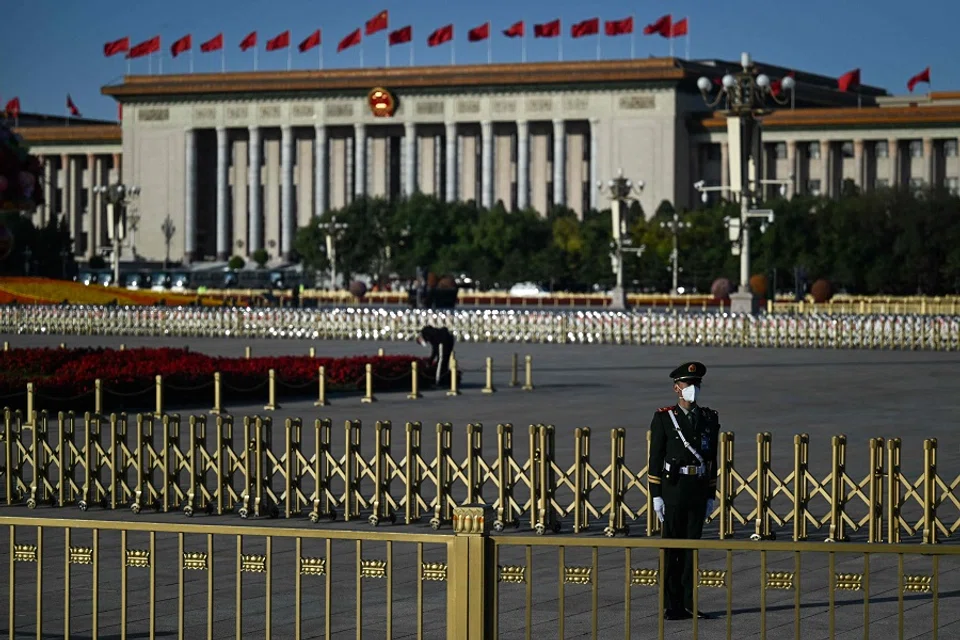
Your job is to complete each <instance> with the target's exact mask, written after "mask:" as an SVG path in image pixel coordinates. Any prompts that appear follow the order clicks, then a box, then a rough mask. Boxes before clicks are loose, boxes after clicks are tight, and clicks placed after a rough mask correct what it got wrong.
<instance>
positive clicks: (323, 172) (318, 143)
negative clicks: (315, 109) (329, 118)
mask: <svg viewBox="0 0 960 640" xmlns="http://www.w3.org/2000/svg"><path fill="white" fill-rule="evenodd" d="M326 212H327V128H326V127H325V126H323V125H322V124H318V125H315V126H314V141H313V215H315V216H317V217H320V216H322V215H323V214H324V213H326Z"/></svg>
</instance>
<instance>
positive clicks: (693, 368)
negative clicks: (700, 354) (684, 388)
mask: <svg viewBox="0 0 960 640" xmlns="http://www.w3.org/2000/svg"><path fill="white" fill-rule="evenodd" d="M696 370H697V365H695V364H692V365H690V366H689V367H687V371H689V372H690V373H693V372H694V371H696Z"/></svg>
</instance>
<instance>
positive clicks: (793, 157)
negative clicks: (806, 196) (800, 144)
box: [787, 140, 800, 199]
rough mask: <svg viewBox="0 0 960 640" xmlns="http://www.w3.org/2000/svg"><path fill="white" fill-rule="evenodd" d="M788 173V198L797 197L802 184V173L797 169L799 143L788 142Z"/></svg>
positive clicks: (794, 141)
mask: <svg viewBox="0 0 960 640" xmlns="http://www.w3.org/2000/svg"><path fill="white" fill-rule="evenodd" d="M787 171H788V172H789V173H788V174H787V175H788V178H789V180H790V184H788V185H787V198H788V199H789V198H792V197H793V196H795V195H797V184H798V183H799V182H800V171H799V169H798V167H797V141H796V140H787Z"/></svg>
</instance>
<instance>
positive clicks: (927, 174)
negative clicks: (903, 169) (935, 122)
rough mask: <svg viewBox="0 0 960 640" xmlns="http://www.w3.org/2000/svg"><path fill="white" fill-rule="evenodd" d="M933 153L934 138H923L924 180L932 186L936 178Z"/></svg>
mask: <svg viewBox="0 0 960 640" xmlns="http://www.w3.org/2000/svg"><path fill="white" fill-rule="evenodd" d="M935 160H936V158H935V157H934V153H933V138H924V139H923V182H924V184H926V185H927V186H928V187H932V186H933V183H934V180H935V179H936V172H935V166H934V162H935Z"/></svg>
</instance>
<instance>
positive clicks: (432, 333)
mask: <svg viewBox="0 0 960 640" xmlns="http://www.w3.org/2000/svg"><path fill="white" fill-rule="evenodd" d="M456 341H457V340H456V338H454V337H453V334H452V333H450V331H449V329H447V328H446V327H440V328H439V329H438V328H436V327H431V326H430V325H426V326H425V327H423V328H422V329H420V335H418V336H417V343H418V344H420V345H421V346H423V347H427V346H428V345H429V347H430V349H431V351H430V366H431V367H436V373H435V379H436V384H440V379H441V378H442V377H443V376H445V375H446V374H447V373H448V372H449V371H450V360H451V358H452V357H453V346H454V344H455V343H456Z"/></svg>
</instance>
